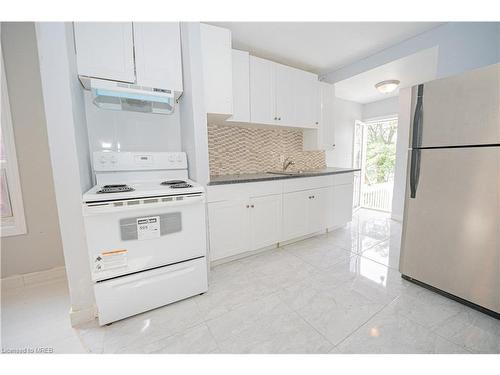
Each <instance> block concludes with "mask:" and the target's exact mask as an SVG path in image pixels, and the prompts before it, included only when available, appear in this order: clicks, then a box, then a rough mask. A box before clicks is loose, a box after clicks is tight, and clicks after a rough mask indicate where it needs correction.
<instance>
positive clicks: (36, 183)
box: [1, 22, 64, 277]
mask: <svg viewBox="0 0 500 375" xmlns="http://www.w3.org/2000/svg"><path fill="white" fill-rule="evenodd" d="M1 28H2V33H1V34H2V43H1V44H2V50H3V56H4V61H5V72H6V81H7V86H8V95H9V100H10V107H11V115H12V125H13V130H14V138H15V143H16V153H17V159H18V166H19V177H20V181H21V189H22V197H23V203H24V213H25V219H26V225H27V233H26V234H22V235H18V236H12V237H2V239H1V244H2V246H1V257H2V262H1V265H2V269H1V276H2V277H8V276H12V275H16V274H24V273H29V272H35V271H43V270H47V269H51V268H54V267H61V266H63V265H64V258H63V249H62V243H61V236H60V233H59V218H58V214H57V208H56V198H55V192H54V182H53V179H52V166H51V163H50V154H49V145H48V139H47V126H46V121H45V112H44V107H43V97H42V87H41V82H40V71H39V69H38V54H37V45H36V36H35V27H34V23H32V22H19V23H17V22H16V23H11V22H2V25H1ZM3 94H7V93H2V95H3ZM2 110H3V108H2Z"/></svg>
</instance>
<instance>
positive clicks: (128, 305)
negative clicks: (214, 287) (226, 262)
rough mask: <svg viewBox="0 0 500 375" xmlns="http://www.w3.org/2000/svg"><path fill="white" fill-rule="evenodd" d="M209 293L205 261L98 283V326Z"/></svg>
mask: <svg viewBox="0 0 500 375" xmlns="http://www.w3.org/2000/svg"><path fill="white" fill-rule="evenodd" d="M207 290H208V281H207V263H206V258H204V257H203V258H198V259H194V260H191V261H187V262H183V263H178V264H174V265H171V266H165V267H161V268H156V269H153V270H149V271H144V272H139V273H135V274H132V275H129V276H124V277H118V278H116V279H111V280H107V281H102V282H98V283H96V284H95V286H94V291H95V297H96V302H97V307H98V310H99V324H100V325H104V324H107V323H111V322H115V321H117V320H120V319H123V318H126V317H129V316H132V315H136V314H139V313H142V312H144V311H148V310H151V309H155V308H157V307H160V306H164V305H167V304H169V303H172V302H176V301H179V300H181V299H184V298H188V297H191V296H194V295H196V294H200V293H204V292H206V291H207Z"/></svg>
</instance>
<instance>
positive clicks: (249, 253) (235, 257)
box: [210, 226, 340, 267]
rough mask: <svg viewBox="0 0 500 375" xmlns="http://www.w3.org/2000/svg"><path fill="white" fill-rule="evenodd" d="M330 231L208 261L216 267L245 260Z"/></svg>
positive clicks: (211, 265)
mask: <svg viewBox="0 0 500 375" xmlns="http://www.w3.org/2000/svg"><path fill="white" fill-rule="evenodd" d="M336 228H340V226H339V227H335V228H333V229H336ZM330 229H331V230H333V229H332V228H330ZM330 229H328V230H326V229H325V230H322V231H319V232H315V233H310V234H306V235H305V236H301V237H296V238H293V239H291V240H287V241H282V242H277V243H275V244H273V245H271V246H266V247H262V248H260V249H257V250H251V251H245V252H243V253H240V254H236V255H232V256H229V257H226V258H222V259H217V260H212V261H210V267H216V266H218V265H220V264H224V263H228V262H232V261H233V260H238V259H242V258H246V257H249V256H252V255H256V254H259V253H262V252H264V251H267V250H271V249H276V248H278V247H282V246H286V245H290V244H292V243H295V242H298V241H302V240H306V239H308V238H311V237H315V236H318V235H321V234H325V233H326V232H327V231H329V230H330Z"/></svg>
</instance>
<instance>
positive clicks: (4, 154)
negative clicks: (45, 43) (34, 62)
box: [0, 49, 26, 237]
mask: <svg viewBox="0 0 500 375" xmlns="http://www.w3.org/2000/svg"><path fill="white" fill-rule="evenodd" d="M0 61H1V65H2V69H1V70H2V73H1V74H2V75H1V80H0V81H1V101H2V107H1V121H2V127H1V132H0V195H1V200H0V213H1V220H2V221H1V222H2V231H1V234H2V237H4V236H15V235H18V234H24V233H26V222H25V219H24V207H23V199H22V194H21V184H20V181H19V171H18V167H17V157H16V146H15V143H14V132H13V129H12V118H11V114H10V103H9V97H8V93H7V81H6V79H5V69H4V64H3V55H2V54H1V49H0Z"/></svg>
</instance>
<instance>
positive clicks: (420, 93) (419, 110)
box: [411, 84, 424, 148]
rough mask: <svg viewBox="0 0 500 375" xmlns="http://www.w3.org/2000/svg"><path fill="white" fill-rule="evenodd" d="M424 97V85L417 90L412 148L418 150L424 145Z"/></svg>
mask: <svg viewBox="0 0 500 375" xmlns="http://www.w3.org/2000/svg"><path fill="white" fill-rule="evenodd" d="M423 97H424V85H423V84H420V85H418V88H417V103H416V105H415V114H414V115H413V128H412V137H411V139H412V142H411V145H412V148H418V147H420V146H421V145H422V120H423V109H424V108H423V104H424V103H423Z"/></svg>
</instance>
